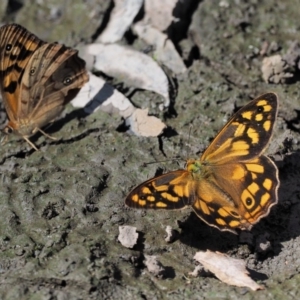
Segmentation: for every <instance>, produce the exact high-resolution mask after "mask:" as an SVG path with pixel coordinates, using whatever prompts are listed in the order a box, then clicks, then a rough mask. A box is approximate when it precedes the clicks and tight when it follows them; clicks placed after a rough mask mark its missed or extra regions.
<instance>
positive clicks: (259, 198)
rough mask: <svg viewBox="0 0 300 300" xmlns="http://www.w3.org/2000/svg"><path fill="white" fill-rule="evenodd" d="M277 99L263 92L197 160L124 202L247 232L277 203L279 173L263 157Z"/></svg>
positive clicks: (134, 192)
mask: <svg viewBox="0 0 300 300" xmlns="http://www.w3.org/2000/svg"><path fill="white" fill-rule="evenodd" d="M277 108H278V98H277V95H276V94H274V93H266V94H264V95H261V96H260V97H258V98H256V99H254V100H252V101H251V102H249V103H248V104H246V105H245V106H244V107H242V108H241V109H240V110H239V111H238V112H237V113H236V114H234V115H233V117H232V118H231V119H230V120H229V122H228V123H227V124H226V125H225V126H224V127H223V128H222V129H221V131H220V132H219V133H218V134H217V136H216V137H215V139H214V140H213V141H212V143H211V144H210V145H209V146H208V148H207V149H206V151H205V152H204V153H203V154H202V156H201V158H200V159H189V160H188V161H187V164H186V169H185V170H176V171H172V172H169V173H166V174H163V175H160V176H157V177H154V178H151V179H149V180H147V181H145V182H143V183H142V184H140V185H139V186H137V187H136V188H134V189H133V190H132V191H131V192H130V194H129V195H128V196H127V198H126V200H125V204H126V205H127V206H129V207H133V208H153V209H181V208H185V207H188V206H191V207H192V208H193V210H194V211H195V213H196V214H197V216H198V217H199V218H200V219H201V220H203V221H204V222H206V223H207V224H208V225H210V226H213V227H216V228H218V229H220V230H222V231H223V230H227V231H231V232H234V233H235V232H236V229H242V230H244V229H247V230H250V229H251V228H252V225H253V224H255V223H257V222H258V221H259V220H260V219H261V218H262V217H265V216H267V215H268V214H269V211H270V208H271V207H272V206H273V205H275V204H276V203H277V201H278V200H277V199H278V197H277V190H278V187H279V178H278V170H277V167H276V165H275V164H274V162H273V161H272V160H271V159H270V158H269V157H267V156H265V155H263V154H262V153H263V152H264V150H265V148H266V147H267V145H268V143H269V141H270V139H271V136H272V132H273V127H274V123H275V120H276V116H277Z"/></svg>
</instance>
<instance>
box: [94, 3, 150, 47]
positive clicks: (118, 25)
mask: <svg viewBox="0 0 300 300" xmlns="http://www.w3.org/2000/svg"><path fill="white" fill-rule="evenodd" d="M143 2H144V1H143V0H114V5H115V6H114V8H113V11H112V13H111V15H110V18H109V22H108V24H107V27H106V28H105V30H104V31H103V32H102V34H101V35H100V36H99V38H98V39H97V42H100V43H115V42H117V41H119V40H120V39H121V38H122V37H123V35H124V33H125V32H126V31H127V30H128V28H129V27H130V26H131V24H132V21H133V19H134V18H135V16H136V15H137V13H138V12H139V10H140V9H141V7H142V5H143Z"/></svg>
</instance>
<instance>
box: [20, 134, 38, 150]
mask: <svg viewBox="0 0 300 300" xmlns="http://www.w3.org/2000/svg"><path fill="white" fill-rule="evenodd" d="M23 139H24V140H25V141H26V142H27V143H28V144H29V145H30V146H31V147H32V148H33V149H34V150H36V151H39V149H38V148H37V147H36V146H35V144H34V143H32V142H31V141H30V140H29V139H28V137H26V136H23Z"/></svg>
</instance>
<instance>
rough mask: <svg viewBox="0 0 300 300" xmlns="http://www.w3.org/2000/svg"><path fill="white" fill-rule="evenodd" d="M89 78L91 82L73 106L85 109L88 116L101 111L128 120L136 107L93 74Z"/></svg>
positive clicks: (86, 85) (83, 89)
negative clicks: (115, 114) (116, 114)
mask: <svg viewBox="0 0 300 300" xmlns="http://www.w3.org/2000/svg"><path fill="white" fill-rule="evenodd" d="M89 77H90V79H89V82H88V83H87V84H85V85H84V87H83V88H82V89H81V90H80V92H79V93H78V95H77V97H76V98H75V99H73V101H72V102H71V103H72V104H73V106H75V107H85V109H84V110H85V112H86V113H88V114H91V113H93V112H94V111H96V110H98V109H101V110H102V111H105V112H108V113H118V114H119V115H120V116H122V117H124V118H128V117H129V116H130V115H131V114H132V113H133V112H134V110H135V107H134V106H133V105H132V104H131V102H130V101H129V100H128V99H127V98H126V97H125V96H124V95H123V94H121V93H120V92H119V91H118V90H116V89H114V88H113V87H112V86H111V85H109V84H108V83H106V82H105V81H104V80H103V79H101V78H99V77H97V76H95V75H93V74H89ZM90 99H92V100H90Z"/></svg>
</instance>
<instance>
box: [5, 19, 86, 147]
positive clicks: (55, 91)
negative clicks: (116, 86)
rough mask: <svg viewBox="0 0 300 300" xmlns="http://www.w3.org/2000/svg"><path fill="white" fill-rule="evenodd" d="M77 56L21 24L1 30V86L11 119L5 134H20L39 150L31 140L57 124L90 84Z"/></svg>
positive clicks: (83, 66)
mask: <svg viewBox="0 0 300 300" xmlns="http://www.w3.org/2000/svg"><path fill="white" fill-rule="evenodd" d="M77 53H78V52H77V50H74V49H71V48H68V47H66V46H64V45H61V44H58V43H46V42H44V41H42V40H40V39H39V38H38V37H36V36H35V35H34V34H32V33H30V32H29V31H27V30H26V29H25V28H23V27H22V26H20V25H17V24H11V25H4V26H2V27H1V28H0V56H1V60H0V87H1V94H2V99H3V103H4V106H5V109H6V112H7V116H8V119H9V122H8V124H7V125H6V127H5V129H4V132H5V133H10V132H13V133H16V134H18V135H20V136H22V137H23V138H24V139H25V140H26V141H27V142H29V143H30V144H31V145H32V146H33V147H34V148H35V146H34V145H33V144H32V143H31V142H30V141H29V140H28V137H30V136H31V135H33V134H34V133H36V132H37V131H41V128H42V127H44V126H45V125H47V124H48V123H50V122H52V121H54V120H55V119H56V118H57V117H58V116H59V114H60V113H61V112H62V110H63V109H64V106H65V105H66V104H67V103H69V102H70V101H71V100H72V99H73V98H74V97H75V96H76V94H77V93H78V92H79V90H80V88H81V87H82V86H83V85H84V83H86V82H87V81H88V75H87V72H86V69H85V62H84V61H83V60H82V59H81V58H79V57H78V55H77ZM41 132H42V131H41ZM35 149H36V148H35Z"/></svg>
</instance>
